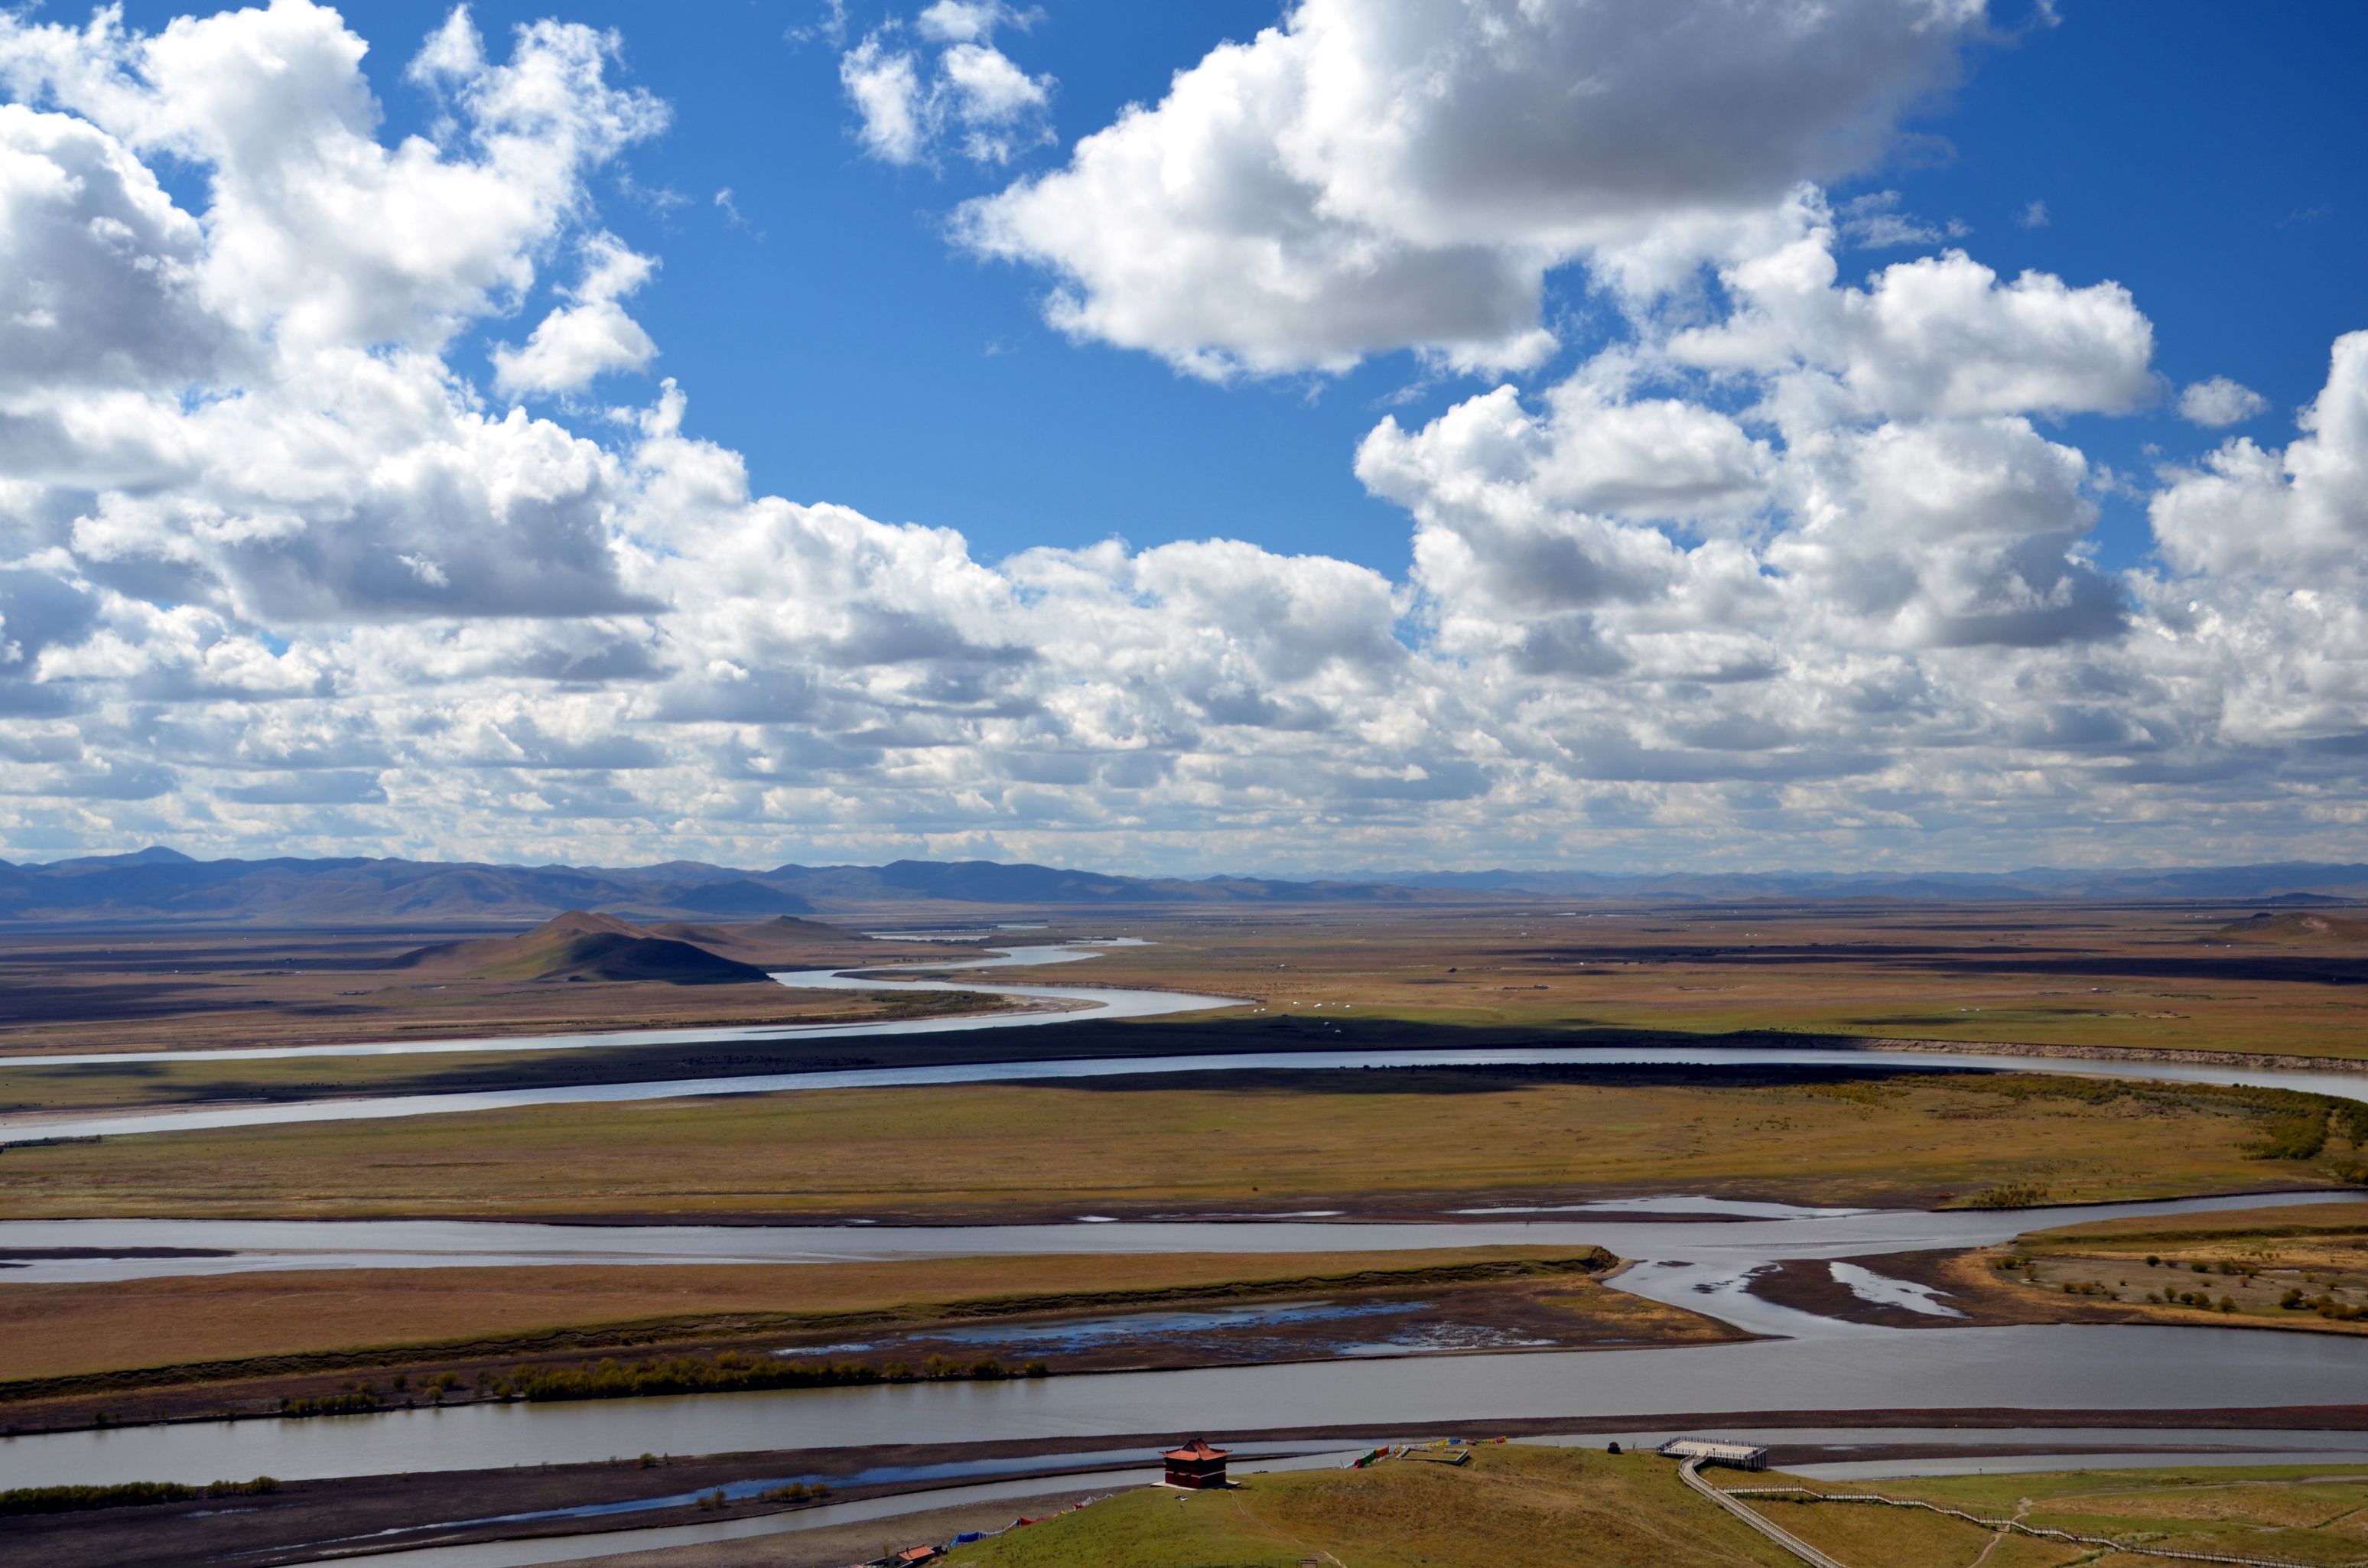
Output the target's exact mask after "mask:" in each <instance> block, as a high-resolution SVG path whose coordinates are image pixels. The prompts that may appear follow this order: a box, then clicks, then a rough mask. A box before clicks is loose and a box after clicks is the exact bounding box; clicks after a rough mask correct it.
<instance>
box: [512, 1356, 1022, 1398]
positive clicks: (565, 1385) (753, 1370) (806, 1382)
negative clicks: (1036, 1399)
mask: <svg viewBox="0 0 2368 1568" xmlns="http://www.w3.org/2000/svg"><path fill="white" fill-rule="evenodd" d="M1044 1375H1045V1367H1044V1363H1043V1362H1042V1361H1030V1362H1029V1363H1028V1364H1027V1365H1026V1366H1025V1367H1018V1368H1015V1367H1007V1366H1005V1365H1004V1364H1003V1363H1002V1362H1000V1361H997V1360H995V1359H993V1358H988V1359H986V1360H983V1361H973V1362H971V1363H969V1364H968V1365H962V1364H959V1363H956V1362H952V1361H948V1360H946V1359H944V1358H942V1357H935V1356H933V1357H931V1358H929V1359H928V1361H927V1362H925V1363H924V1364H923V1365H922V1366H921V1367H919V1368H918V1369H915V1368H912V1367H909V1366H907V1365H905V1363H904V1362H902V1361H892V1362H890V1363H889V1364H888V1365H887V1366H885V1367H868V1366H865V1365H863V1364H861V1363H860V1362H853V1361H839V1362H833V1363H830V1364H828V1365H821V1364H816V1363H814V1362H807V1361H782V1360H778V1359H775V1358H771V1357H755V1356H744V1355H742V1354H741V1353H740V1352H738V1351H736V1350H726V1351H724V1352H723V1354H722V1355H720V1356H717V1357H716V1358H713V1359H712V1360H707V1359H702V1358H700V1357H697V1356H677V1357H674V1358H669V1359H666V1360H652V1361H637V1362H634V1363H632V1365H630V1366H628V1365H624V1364H622V1363H620V1362H619V1361H617V1360H616V1359H615V1358H613V1357H612V1358H609V1359H607V1360H604V1361H601V1362H599V1363H598V1365H594V1364H591V1363H586V1364H585V1365H583V1366H579V1367H575V1368H573V1369H565V1368H558V1367H520V1368H518V1370H517V1371H515V1372H513V1373H512V1374H511V1375H510V1376H509V1378H508V1379H507V1380H506V1381H504V1382H502V1383H498V1384H496V1385H495V1388H497V1389H498V1390H500V1391H501V1392H503V1393H506V1394H507V1393H515V1394H517V1395H518V1397H521V1398H524V1399H528V1400H542V1401H558V1400H571V1399H633V1398H636V1397H639V1396H641V1395H643V1394H668V1393H734V1392H746V1391H749V1390H755V1389H805V1388H837V1387H843V1386H846V1385H848V1384H859V1383H909V1382H944V1381H962V1380H967V1381H974V1382H995V1381H1001V1380H1004V1379H1007V1378H1041V1377H1042V1376H1044Z"/></svg>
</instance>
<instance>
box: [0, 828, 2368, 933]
mask: <svg viewBox="0 0 2368 1568" xmlns="http://www.w3.org/2000/svg"><path fill="white" fill-rule="evenodd" d="M1538 899H1554V900H1557V901H1561V900H1570V901H1578V900H1611V899H1618V900H1642V901H1646V902H1652V903H1747V902H1753V901H1780V902H1794V901H1804V900H1806V901H1816V902H1861V903H1872V902H1878V901H1895V902H1897V901H1912V902H1917V903H1933V902H1944V903H1958V902H1965V901H1971V900H1983V901H1992V900H2048V901H2056V900H2086V901H2092V902H2109V903H2110V902H2137V901H2157V900H2166V899H2168V900H2190V901H2201V902H2205V903H2248V904H2263V905H2285V906H2294V905H2302V904H2312V903H2351V902H2355V901H2368V866H2362V865H2327V864H2319V863H2315V862H2291V863H2286V864H2280V865H2266V866H2216V867H2179V868H2158V869H2119V870H2056V869H2030V870H2023V871H2010V872H2001V873H1972V872H1967V873H1955V872H1918V873H1878V874H1865V873H1859V874H1844V873H1830V872H1805V871H1804V872H1793V871H1769V872H1748V873H1684V872H1673V873H1668V874H1661V875H1645V876H1610V875H1603V874H1600V873H1596V872H1588V871H1514V870H1495V871H1360V872H1355V873H1349V874H1344V875H1341V876H1337V877H1319V878H1315V879H1311V880H1307V881H1277V880H1273V879H1269V878H1259V877H1230V876H1218V877H1207V878H1200V879H1183V878H1173V877H1122V876H1113V875H1110V874H1108V873H1105V872H1099V871H1077V870H1066V869H1060V868H1057V867H1052V866H1031V865H1006V864H1002V863H1000V862H996V861H990V860H958V861H941V860H897V861H894V862H892V863H890V864H888V865H885V866H794V865H792V866H776V867H774V868H773V869H770V870H745V869H734V868H731V867H725V866H711V865H707V864H704V863H702V862H699V861H690V860H676V861H669V862H666V864H663V865H656V866H641V867H628V868H611V867H578V866H497V865H486V864H478V863H471V862H446V861H433V860H393V859H388V860H378V859H367V858H342V859H318V860H314V859H300V858H278V859H268V860H196V859H192V858H189V857H188V856H187V855H184V854H181V853H179V852H178V851H176V850H173V849H167V848H165V847H163V846H153V847H150V848H147V849H142V850H140V851H139V852H137V853H135V854H130V855H96V856H85V857H82V858H76V859H71V860H59V861H54V862H51V863H50V864H48V865H11V864H9V863H7V862H6V861H0V924H14V925H25V924H30V923H36V922H40V923H48V924H53V925H54V924H64V925H92V924H104V925H158V924H179V923H203V924H214V925H255V926H321V927H334V926H357V927H359V926H414V927H416V926H428V925H443V926H508V925H516V924H518V923H521V922H524V923H533V922H538V921H541V920H544V919H548V918H549V917H550V916H552V915H555V914H557V913H559V912H561V911H564V910H569V909H584V910H597V911H602V912H606V913H609V914H617V915H626V916H629V917H632V918H637V919H644V920H649V919H657V920H683V919H706V920H715V919H725V920H756V919H764V918H768V917H770V916H772V915H814V914H859V913H861V914H868V915H872V916H874V917H878V918H897V919H906V918H927V917H928V912H929V910H930V908H931V907H932V906H936V907H938V908H940V909H943V908H944V907H945V906H949V905H951V906H964V905H968V906H978V907H981V908H985V907H1000V908H1005V909H1009V908H1015V907H1016V908H1019V909H1061V910H1076V909H1080V908H1142V907H1147V906H1171V907H1172V906H1176V905H1191V904H1200V905H1226V906H1234V907H1240V906H1244V905H1260V904H1264V905H1307V904H1324V903H1328V904H1364V905H1380V906H1390V905H1402V906H1403V905H1423V904H1443V903H1466V902H1472V901H1474V900H1479V901H1483V902H1491V903H1494V902H1510V901H1521V902H1527V901H1534V900H1538ZM900 910H901V911H903V913H902V914H899V913H898V912H899V911H900Z"/></svg>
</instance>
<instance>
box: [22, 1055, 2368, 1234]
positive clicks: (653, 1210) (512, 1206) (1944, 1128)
mask: <svg viewBox="0 0 2368 1568" xmlns="http://www.w3.org/2000/svg"><path fill="white" fill-rule="evenodd" d="M2257 1098H2258V1096H2249V1095H2248V1093H2247V1092H2242V1091H2234V1090H2226V1089H2216V1088H2208V1087H2202V1086H2180V1085H2158V1084H2153V1085H2150V1084H2126V1085H2116V1084H2114V1083H2112V1082H2111V1081H2104V1080H2095V1079H2084V1078H2068V1077H2060V1076H2051V1075H2045V1074H2007V1075H1998V1076H1975V1075H1963V1076H1961V1075H1944V1076H1937V1077H1923V1076H1918V1077H1908V1078H1900V1079H1894V1080H1887V1081H1886V1080H1869V1081H1854V1082H1843V1083H1822V1084H1815V1083H1813V1084H1808V1085H1741V1086H1729V1087H1702V1086H1696V1085H1692V1084H1691V1083H1679V1084H1671V1083H1667V1082H1652V1081H1646V1082H1634V1081H1609V1082H1607V1081H1585V1082H1553V1081H1536V1080H1531V1079H1524V1078H1522V1077H1520V1075H1519V1074H1517V1073H1516V1074H1513V1075H1509V1076H1508V1075H1494V1076H1492V1075H1490V1074H1485V1073H1478V1072H1446V1071H1431V1070H1425V1069H1395V1070H1382V1069H1374V1070H1366V1071H1349V1072H1338V1073H1288V1074H1240V1075H1227V1076H1226V1077H1224V1078H1217V1077H1213V1076H1212V1075H1207V1074H1194V1075H1191V1076H1190V1077H1185V1078H1157V1077H1145V1078H1133V1079H1125V1080H1119V1079H1096V1080H1080V1081H1075V1082H1070V1083H1064V1084H1055V1085H1045V1084H1032V1085H1031V1084H965V1085H939V1086H929V1087H912V1086H906V1087H898V1088H889V1089H834V1090H814V1091H806V1092H800V1093H791V1094H783V1095H768V1096H729V1097H719V1098H715V1099H712V1100H665V1101H646V1102H638V1103H632V1104H624V1105H581V1106H548V1107H534V1108H523V1109H516V1110H501V1111H485V1112H480V1113H475V1114H472V1115H468V1116H436V1117H419V1118H408V1119H389V1120H383V1121H349V1122H325V1123H315V1124H294V1125H289V1126H282V1127H256V1128H241V1129H234V1130H227V1131H192V1132H174V1133H158V1134H153V1135H147V1136H138V1137H122V1138H109V1139H108V1140H107V1141H105V1142H100V1143H95V1144H67V1145H59V1146H52V1147H46V1148H19V1149H12V1150H10V1151H9V1152H8V1153H7V1154H6V1157H5V1158H0V1210H5V1211H6V1212H8V1213H10V1214H12V1215H14V1216H16V1217H18V1218H23V1219H37V1218H70V1217H77V1216H132V1215H151V1216H185V1217H194V1218H206V1217H232V1216H237V1217H268V1216H290V1217H305V1216H316V1217H325V1216H333V1215H353V1216H370V1215H381V1216H382V1215H398V1214H409V1215H454V1216H468V1217H492V1216H497V1215H592V1214H625V1213H636V1214H702V1215H722V1214H749V1215H765V1216H770V1217H780V1218H789V1217H791V1216H803V1217H808V1218H823V1217H829V1216H849V1217H865V1218H879V1219H888V1218H933V1219H943V1220H955V1221H959V1220H966V1219H985V1218H989V1217H993V1218H996V1219H1003V1220H1011V1219H1017V1218H1019V1217H1021V1216H1039V1217H1043V1218H1067V1217H1073V1216H1075V1215H1076V1214H1078V1213H1081V1212H1094V1213H1108V1214H1129V1213H1133V1214H1145V1215H1147V1214H1156V1213H1168V1212H1189V1211H1201V1212H1208V1211H1220V1212H1222V1211H1231V1210H1240V1209H1242V1208H1244V1207H1246V1206H1248V1207H1255V1208H1258V1209H1273V1208H1277V1207H1287V1208H1294V1209H1312V1208H1332V1209H1345V1210H1350V1211H1352V1212H1354V1211H1362V1212H1375V1211H1399V1212H1403V1211H1408V1210H1430V1211H1435V1210H1438V1209H1440V1208H1442V1207H1447V1208H1452V1207H1456V1206H1461V1205H1464V1204H1468V1203H1470V1202H1472V1201H1474V1200H1476V1199H1484V1198H1495V1197H1499V1196H1508V1195H1515V1194H1539V1193H1554V1194H1559V1195H1564V1196H1569V1195H1573V1194H1587V1193H1596V1194H1616V1193H1621V1192H1637V1191H1656V1192H1667V1191H1694V1192H1716V1193H1725V1194H1729V1195H1736V1196H1743V1195H1765V1196H1768V1197H1771V1198H1778V1199H1789V1200H1796V1201H1804V1202H1839V1203H1852V1204H1862V1203H1879V1204H1898V1205H1915V1206H1918V1207H1924V1206H1930V1205H1933V1204H1942V1203H1952V1202H1953V1203H1960V1204H1962V1203H1967V1202H1974V1203H1981V1202H1990V1203H2006V1204H2009V1205H2025V1204H2029V1203H2032V1202H2056V1203H2065V1202H2093V1201H2099V1200H2104V1199H2141V1198H2162V1197H2169V1196H2176V1195H2181V1194H2192V1193H2209V1192H2241V1191H2248V1190H2251V1191H2258V1190H2264V1189H2276V1188H2295V1187H2340V1186H2343V1185H2346V1180H2347V1178H2346V1177H2345V1176H2343V1175H2342V1174H2341V1172H2342V1171H2343V1170H2346V1169H2351V1168H2353V1166H2354V1165H2355V1164H2356V1162H2357V1160H2358V1159H2359V1157H2360V1156H2359V1151H2358V1150H2357V1149H2356V1147H2354V1146H2353V1145H2351V1143H2349V1142H2346V1141H2345V1138H2344V1136H2343V1135H2342V1132H2341V1129H2342V1126H2343V1123H2342V1122H2341V1119H2340V1118H2339V1119H2336V1120H2335V1121H2334V1122H2332V1123H2330V1121H2329V1119H2328V1116H2327V1112H2326V1110H2325V1109H2324V1108H2321V1109H2319V1110H2318V1111H2317V1118H2318V1120H2317V1130H2318V1137H2319V1140H2320V1142H2319V1143H2318V1144H2317V1145H2315V1146H2309V1147H2308V1152H2307V1153H2306V1154H2296V1155H2295V1156H2294V1157H2269V1152H2270V1151H2272V1150H2278V1149H2286V1150H2301V1149H2303V1148H2305V1143H2303V1142H2280V1139H2281V1137H2283V1135H2284V1133H2285V1132H2287V1131H2291V1128H2290V1127H2289V1123H2290V1122H2292V1121H2293V1120H2294V1117H2293V1115H2292V1113H2291V1111H2290V1110H2288V1109H2281V1108H2279V1106H2280V1104H2282V1103H2283V1102H2279V1103H2272V1102H2271V1100H2260V1101H2259V1103H2257ZM2273 1098H2274V1096H2272V1099H2273ZM2305 1120H2306V1118H2305ZM2330 1127H2332V1128H2333V1129H2334V1130H2333V1131H2330Z"/></svg>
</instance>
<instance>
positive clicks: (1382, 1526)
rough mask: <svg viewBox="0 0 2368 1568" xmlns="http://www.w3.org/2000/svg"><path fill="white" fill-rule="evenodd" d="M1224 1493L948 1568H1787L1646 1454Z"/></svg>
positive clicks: (1021, 1540)
mask: <svg viewBox="0 0 2368 1568" xmlns="http://www.w3.org/2000/svg"><path fill="white" fill-rule="evenodd" d="M1236 1479H1237V1481H1238V1482H1239V1484H1238V1485H1237V1486H1236V1487H1235V1488H1234V1489H1233V1490H1231V1491H1226V1492H1210V1493H1201V1494H1192V1493H1179V1492H1170V1491H1167V1490H1165V1489H1146V1490H1144V1491H1139V1492H1131V1493H1127V1494H1123V1495H1121V1496H1117V1497H1112V1498H1110V1499H1108V1500H1107V1501H1105V1502H1100V1503H1097V1504H1095V1505H1094V1506H1091V1507H1089V1508H1086V1509H1084V1510H1082V1511H1079V1512H1076V1513H1070V1514H1063V1515H1061V1516H1059V1517H1055V1518H1052V1519H1048V1520H1046V1521H1045V1522H1044V1523H1042V1524H1041V1525H1033V1526H1030V1528H1027V1529H1022V1530H1013V1531H1011V1532H1009V1533H1008V1534H1006V1535H1003V1536H999V1537H997V1538H996V1539H995V1540H987V1541H981V1542H979V1543H977V1544H975V1545H973V1546H965V1547H961V1548H958V1549H957V1550H956V1551H954V1553H953V1554H952V1557H951V1568H1202V1565H1206V1564H1219V1563H1222V1564H1224V1565H1226V1568H1300V1565H1301V1564H1302V1563H1304V1562H1319V1563H1327V1564H1339V1563H1342V1562H1349V1563H1354V1564H1356V1565H1357V1568H1417V1565H1420V1568H1467V1565H1468V1568H1501V1565H1502V1564H1505V1563H1514V1562H1585V1563H1588V1564H1590V1565H1591V1568H1631V1565H1633V1568H1668V1565H1670V1564H1674V1563H1684V1564H1686V1565H1688V1568H1761V1565H1764V1568H1779V1565H1780V1564H1795V1563H1796V1562H1797V1560H1796V1559H1793V1558H1792V1557H1790V1556H1787V1555H1786V1554H1785V1553H1784V1551H1782V1549H1781V1548H1779V1547H1778V1546H1777V1545H1776V1544H1775V1543H1774V1542H1772V1541H1770V1540H1765V1539H1764V1538H1762V1537H1760V1536H1759V1535H1758V1534H1756V1533H1754V1532H1753V1531H1752V1530H1751V1529H1750V1528H1748V1526H1746V1525H1744V1524H1743V1523H1742V1522H1741V1521H1739V1520H1736V1519H1733V1518H1729V1517H1727V1516H1726V1515H1725V1514H1724V1513H1722V1512H1720V1511H1719V1509H1718V1508H1717V1507H1716V1506H1715V1505H1713V1504H1712V1503H1710V1502H1708V1501H1707V1500H1705V1499H1703V1498H1700V1497H1697V1496H1695V1495H1693V1494H1691V1493H1690V1492H1688V1491H1687V1490H1686V1489H1685V1488H1684V1487H1683V1486H1682V1485H1681V1484H1680V1483H1679V1480H1678V1471H1677V1466H1676V1465H1674V1464H1672V1463H1670V1462H1669V1461H1668V1460H1660V1459H1655V1458H1651V1457H1648V1456H1644V1455H1630V1456H1626V1457H1622V1458H1612V1457H1610V1456H1607V1455H1604V1454H1601V1453H1595V1452H1585V1453H1582V1452H1580V1451H1578V1450H1576V1449H1551V1448H1533V1447H1527V1446H1521V1445H1508V1446H1506V1447H1503V1448H1497V1447H1493V1446H1492V1447H1488V1448H1486V1449H1482V1450H1481V1451H1480V1452H1479V1453H1478V1454H1476V1455H1475V1456H1474V1460H1473V1462H1472V1463H1471V1464H1469V1465H1466V1466H1463V1467H1462V1468H1460V1469H1452V1470H1451V1469H1448V1468H1446V1467H1444V1466H1440V1465H1418V1464H1410V1463H1406V1462H1404V1461H1392V1462H1384V1463H1382V1464H1379V1465H1376V1466H1374V1467H1373V1468H1372V1469H1371V1470H1362V1471H1339V1470H1330V1471H1290V1472H1283V1473H1278V1474H1267V1475H1250V1474H1242V1473H1239V1472H1237V1475H1236Z"/></svg>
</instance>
